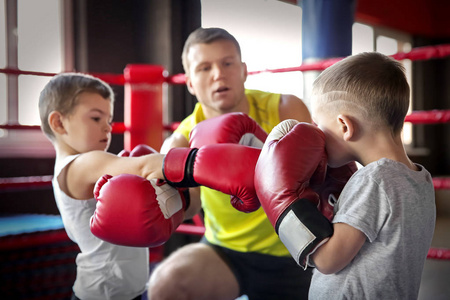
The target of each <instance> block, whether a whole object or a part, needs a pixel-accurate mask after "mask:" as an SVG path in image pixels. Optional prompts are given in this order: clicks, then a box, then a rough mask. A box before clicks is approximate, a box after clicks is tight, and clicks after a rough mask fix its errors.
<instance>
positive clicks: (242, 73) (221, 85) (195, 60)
mask: <svg viewBox="0 0 450 300" xmlns="http://www.w3.org/2000/svg"><path fill="white" fill-rule="evenodd" d="M187 60H188V63H189V70H188V72H187V73H186V75H187V78H186V83H187V86H188V89H189V92H191V94H193V95H195V96H196V97H197V100H198V101H199V102H200V103H201V104H202V107H203V111H204V113H205V115H206V117H207V118H210V117H213V116H218V115H221V114H223V113H228V112H237V111H242V110H243V109H246V107H247V106H246V105H247V103H246V101H244V100H245V92H244V90H245V88H244V82H245V80H246V79H247V66H246V65H245V63H242V62H241V57H240V56H239V53H238V50H237V49H236V46H235V45H234V44H233V42H231V41H228V40H218V41H215V42H212V43H210V44H195V45H193V46H192V47H191V48H190V49H189V52H188V55H187Z"/></svg>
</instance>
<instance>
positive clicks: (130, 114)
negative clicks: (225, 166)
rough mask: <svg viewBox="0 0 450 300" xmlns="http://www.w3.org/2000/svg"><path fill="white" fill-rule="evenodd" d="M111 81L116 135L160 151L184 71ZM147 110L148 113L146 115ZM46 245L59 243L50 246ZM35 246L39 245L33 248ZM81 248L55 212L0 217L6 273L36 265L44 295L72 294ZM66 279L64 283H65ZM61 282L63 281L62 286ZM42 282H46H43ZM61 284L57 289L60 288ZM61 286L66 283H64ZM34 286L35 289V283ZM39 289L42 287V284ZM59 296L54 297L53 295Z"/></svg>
mask: <svg viewBox="0 0 450 300" xmlns="http://www.w3.org/2000/svg"><path fill="white" fill-rule="evenodd" d="M448 56H450V44H446V45H439V46H430V47H420V48H414V49H412V50H411V51H410V52H406V53H404V52H401V53H397V54H394V55H391V57H393V58H395V59H397V60H403V59H409V60H411V61H415V60H430V59H436V58H443V57H448ZM341 59H343V58H336V59H326V60H321V61H317V62H314V63H308V64H303V65H300V66H297V67H290V68H282V69H267V70H261V71H253V72H249V75H250V76H251V75H255V74H260V73H280V72H298V71H301V72H307V71H321V70H324V69H326V68H327V67H329V66H331V65H332V64H334V63H336V62H337V61H339V60H341ZM0 73H4V74H11V75H17V76H18V75H33V76H48V77H51V76H54V75H56V74H55V73H44V72H31V71H22V70H18V69H0ZM91 75H93V76H96V77H98V78H100V79H102V80H104V81H105V82H107V83H109V84H110V85H116V86H123V87H124V122H115V123H113V124H112V133H113V134H123V135H124V149H126V150H132V149H133V148H134V147H135V146H136V145H138V144H147V145H149V146H151V147H153V148H155V149H160V147H161V145H162V142H163V139H164V136H165V133H167V132H171V131H173V130H175V129H176V128H177V126H178V124H179V123H176V122H175V123H170V124H164V123H163V117H162V116H163V106H164V101H165V100H166V97H167V95H165V93H164V91H165V89H164V85H167V84H178V85H180V84H185V77H184V74H175V75H168V74H167V72H166V71H165V69H164V67H162V66H154V65H128V66H126V68H125V69H124V73H123V74H95V73H91ZM143 112H145V114H143ZM405 122H409V123H411V124H426V125H430V126H432V125H433V124H449V123H450V110H429V111H412V112H411V113H410V114H409V115H407V116H406V119H405ZM0 129H4V130H40V126H23V125H19V124H6V125H0ZM52 178H53V176H52V175H46V176H30V177H11V178H0V193H2V192H17V191H24V190H36V189H51V180H52ZM433 184H434V188H435V189H436V190H450V177H434V178H433ZM192 221H193V222H190V223H183V224H181V225H180V226H179V227H178V229H177V231H176V232H177V233H178V234H189V235H197V236H201V235H203V234H204V230H205V229H204V227H203V223H202V220H201V219H200V217H199V216H196V217H194V219H193V220H192ZM46 245H54V246H52V247H45V246H46ZM29 249H33V250H32V251H31V250H29ZM78 251H79V249H78V246H77V245H76V244H74V243H73V242H72V241H71V240H70V239H69V238H68V236H67V234H66V233H65V231H64V227H63V224H62V221H61V218H60V216H53V215H38V214H36V215H19V216H11V217H2V218H0V253H2V255H1V263H0V265H1V266H2V270H1V272H0V275H1V277H0V278H2V279H3V277H4V276H3V275H4V274H6V273H8V272H21V271H23V270H30V269H33V270H34V271H33V272H34V275H36V276H42V277H45V278H46V279H45V280H44V284H49V285H52V289H53V290H54V292H53V294H52V295H51V296H48V295H42V297H40V298H39V299H54V298H55V297H56V298H60V297H62V296H66V295H67V293H68V292H67V291H66V290H64V288H63V285H64V284H65V283H67V282H73V281H74V280H75V265H74V259H75V256H76V254H77V253H78ZM150 252H151V254H152V255H150V262H152V261H160V260H161V259H162V251H161V248H155V249H151V251H150ZM36 255H41V256H45V255H47V256H48V255H52V256H53V260H51V261H46V260H45V259H44V260H37V259H34V258H35V257H36ZM17 258H20V259H21V260H23V261H24V263H22V264H20V265H12V264H11V263H9V262H8V261H10V260H11V259H17ZM427 258H428V259H434V260H450V249H446V248H430V249H429V252H428V255H427ZM62 265H69V266H72V265H73V266H72V267H69V268H65V269H64V270H62V268H61V270H60V272H56V273H55V274H56V275H52V274H41V273H40V271H39V269H41V268H44V267H48V266H54V267H55V268H57V269H58V266H62ZM59 283H60V284H59ZM21 284H23V285H24V284H29V283H28V282H27V283H25V279H24V278H22V281H20V280H19V281H18V282H16V279H15V280H14V282H12V281H11V282H6V283H3V284H2V285H1V287H0V294H3V295H5V294H4V293H5V292H6V291H5V290H4V288H3V287H4V286H9V285H14V286H17V287H20V286H21ZM58 284H59V285H58ZM41 285H42V283H41ZM55 286H56V287H55ZM59 286H61V287H59ZM32 288H33V287H32ZM36 289H38V287H36ZM52 297H53V298H52Z"/></svg>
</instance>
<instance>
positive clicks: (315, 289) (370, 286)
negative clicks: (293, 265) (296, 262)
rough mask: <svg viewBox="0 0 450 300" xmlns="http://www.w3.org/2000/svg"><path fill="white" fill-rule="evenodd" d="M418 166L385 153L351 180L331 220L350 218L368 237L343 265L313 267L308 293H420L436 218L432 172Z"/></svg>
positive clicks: (315, 295) (331, 296)
mask: <svg viewBox="0 0 450 300" xmlns="http://www.w3.org/2000/svg"><path fill="white" fill-rule="evenodd" d="M417 167H418V168H419V171H413V170H411V169H409V168H408V167H407V166H406V165H404V164H402V163H399V162H396V161H392V160H389V159H385V158H383V159H380V160H379V161H376V162H373V163H371V164H369V165H367V166H366V167H364V168H361V169H360V170H358V171H357V172H356V173H355V174H354V175H353V177H352V178H351V179H350V180H349V181H348V183H347V185H346V186H345V188H344V189H343V191H342V193H341V195H340V197H339V199H338V202H337V204H336V206H335V213H336V215H335V217H334V219H333V223H346V224H349V225H350V226H353V227H354V228H356V229H358V230H360V231H362V232H363V233H364V234H365V235H366V236H367V240H366V242H365V243H364V245H363V246H362V248H361V250H360V251H359V252H358V254H357V255H356V256H355V258H354V259H353V260H352V261H351V262H350V264H349V265H347V266H346V267H345V268H344V269H342V270H341V271H339V272H337V273H335V274H331V275H324V274H322V273H320V272H319V271H317V270H314V273H313V278H312V281H311V287H310V290H309V298H310V299H377V300H379V299H417V297H418V293H419V287H420V280H421V275H422V270H423V266H424V263H425V260H426V256H427V253H428V250H429V248H430V245H431V240H432V238H433V233H434V227H435V221H436V206H435V195H434V187H433V183H432V179H431V175H430V173H429V172H428V171H427V170H426V169H425V168H424V167H423V166H420V165H417Z"/></svg>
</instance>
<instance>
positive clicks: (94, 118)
mask: <svg viewBox="0 0 450 300" xmlns="http://www.w3.org/2000/svg"><path fill="white" fill-rule="evenodd" d="M92 120H94V121H95V122H100V118H98V117H93V118H92Z"/></svg>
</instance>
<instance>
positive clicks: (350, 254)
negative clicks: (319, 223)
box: [312, 223, 366, 274]
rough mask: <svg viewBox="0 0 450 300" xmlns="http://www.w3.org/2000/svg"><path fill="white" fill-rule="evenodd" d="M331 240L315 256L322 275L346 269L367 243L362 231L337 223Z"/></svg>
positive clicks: (314, 259) (314, 258) (316, 264)
mask: <svg viewBox="0 0 450 300" xmlns="http://www.w3.org/2000/svg"><path fill="white" fill-rule="evenodd" d="M333 227H334V233H333V235H332V236H331V237H330V239H329V240H328V241H327V242H326V243H325V244H323V245H322V246H320V247H319V248H318V249H317V250H316V251H315V252H314V253H313V254H312V259H313V261H314V264H315V266H316V268H317V270H319V271H320V272H321V273H323V274H333V273H336V272H338V271H340V270H342V269H343V268H344V267H346V266H347V265H348V264H349V263H350V262H351V261H352V259H353V258H354V257H355V256H356V254H357V253H358V252H359V250H360V249H361V247H362V245H363V244H364V242H365V241H366V235H365V234H364V233H362V232H361V231H360V230H358V229H356V228H354V227H352V226H350V225H348V224H345V223H335V224H334V226H333Z"/></svg>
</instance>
